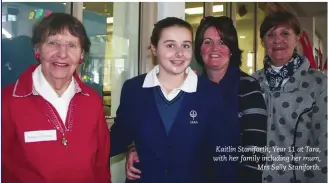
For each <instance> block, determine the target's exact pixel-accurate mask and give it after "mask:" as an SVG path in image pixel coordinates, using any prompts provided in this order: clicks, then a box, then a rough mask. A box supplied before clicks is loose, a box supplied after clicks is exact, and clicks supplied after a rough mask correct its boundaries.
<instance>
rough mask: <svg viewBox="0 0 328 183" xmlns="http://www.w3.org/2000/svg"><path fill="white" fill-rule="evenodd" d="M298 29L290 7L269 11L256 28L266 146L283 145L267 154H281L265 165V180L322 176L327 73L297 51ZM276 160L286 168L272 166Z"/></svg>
mask: <svg viewBox="0 0 328 183" xmlns="http://www.w3.org/2000/svg"><path fill="white" fill-rule="evenodd" d="M300 33H301V28H300V23H299V21H298V20H297V18H296V17H295V16H294V15H293V14H291V13H289V12H279V11H278V12H274V13H271V14H269V15H268V16H266V17H265V19H264V20H263V22H262V24H261V27H260V37H261V40H262V43H263V46H264V47H265V49H266V54H267V55H266V56H265V57H264V69H261V70H259V71H257V72H256V73H255V74H254V77H255V78H257V79H258V80H259V81H260V85H261V88H262V92H263V95H264V96H265V101H266V104H267V108H268V114H269V117H268V136H267V141H268V146H270V147H271V148H273V147H280V148H281V149H283V148H284V150H283V151H280V152H277V151H273V150H271V153H270V154H268V155H269V156H272V157H283V158H284V159H282V160H281V161H270V162H268V166H270V168H269V170H267V171H265V172H264V173H263V179H264V180H266V181H267V182H276V183H281V182H291V183H298V182H300V183H318V182H325V181H326V180H327V76H325V75H324V74H323V73H321V72H319V71H317V70H315V69H311V68H310V63H309V61H308V59H307V58H306V57H303V56H301V55H300V54H299V53H298V52H297V51H296V47H297V45H298V43H299V38H300ZM309 148H317V149H318V150H319V151H309ZM298 157H301V159H298ZM306 157H309V158H306ZM311 157H319V158H320V161H313V160H311ZM286 158H287V159H286ZM278 165H279V166H283V167H287V169H285V170H283V169H282V170H274V169H272V167H277V166H278Z"/></svg>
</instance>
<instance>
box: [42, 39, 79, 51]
mask: <svg viewBox="0 0 328 183" xmlns="http://www.w3.org/2000/svg"><path fill="white" fill-rule="evenodd" d="M45 44H46V46H47V47H48V48H49V49H53V50H61V48H62V47H64V48H65V49H66V50H67V51H69V52H77V51H80V50H81V46H80V45H78V44H77V43H70V42H69V43H59V42H57V41H48V42H46V43H45Z"/></svg>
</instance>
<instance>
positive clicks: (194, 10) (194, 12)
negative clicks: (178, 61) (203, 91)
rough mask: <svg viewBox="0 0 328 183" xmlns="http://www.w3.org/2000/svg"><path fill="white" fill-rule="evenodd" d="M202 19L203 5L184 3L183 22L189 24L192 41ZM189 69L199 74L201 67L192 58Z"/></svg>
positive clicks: (199, 3) (201, 3) (200, 3)
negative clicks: (191, 29)
mask: <svg viewBox="0 0 328 183" xmlns="http://www.w3.org/2000/svg"><path fill="white" fill-rule="evenodd" d="M203 17H204V3H203V2H186V4H185V20H186V21H187V22H188V23H190V24H191V26H192V28H193V32H194V39H195V35H196V31H197V28H198V26H199V24H200V21H201V20H202V18H203ZM190 67H191V68H192V69H193V70H195V71H196V73H197V74H201V72H202V67H201V66H200V65H199V64H198V63H197V61H196V59H195V57H194V56H193V58H192V60H191V63H190Z"/></svg>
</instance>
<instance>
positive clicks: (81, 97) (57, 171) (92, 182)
mask: <svg viewBox="0 0 328 183" xmlns="http://www.w3.org/2000/svg"><path fill="white" fill-rule="evenodd" d="M37 66H38V65H33V66H31V67H29V68H28V69H27V70H26V71H25V72H24V73H23V74H22V75H21V76H20V77H19V79H18V80H17V81H16V83H14V84H13V85H10V86H8V87H5V88H4V89H3V90H2V99H1V101H2V106H1V107H2V109H1V112H2V116H1V122H2V128H1V130H2V131H1V133H2V137H1V143H2V144H1V146H2V149H1V153H2V157H1V158H2V164H1V166H2V177H1V180H2V182H4V183H7V182H8V183H9V182H10V183H12V182H13V183H17V182H24V183H32V182H33V183H41V182H42V183H44V182H51V183H63V182H67V183H73V182H74V183H78V182H88V183H98V182H99V183H109V182H110V178H111V176H110V170H109V161H108V158H109V151H110V147H109V146H110V144H109V143H110V141H109V130H108V127H107V124H106V120H105V116H104V112H103V106H102V100H101V98H100V96H99V95H98V94H97V93H96V91H94V90H93V89H91V88H90V87H88V86H87V85H86V84H84V83H82V82H81V80H80V79H79V77H78V76H77V74H74V78H75V81H76V83H75V84H76V86H78V87H76V93H75V95H74V97H73V98H72V100H71V101H70V104H69V108H68V113H67V118H66V127H67V128H68V131H67V132H66V133H64V134H65V138H66V139H67V146H64V143H63V142H62V140H63V137H64V136H63V134H62V133H61V132H60V130H58V129H56V127H55V125H54V124H53V123H55V122H56V120H57V121H58V122H59V123H57V124H63V122H62V120H61V118H60V117H59V115H58V113H57V111H56V110H55V108H54V107H53V106H52V105H51V104H50V103H49V102H47V101H46V100H45V99H43V98H42V97H41V96H40V95H39V94H38V93H37V92H36V91H35V90H34V89H33V81H32V73H33V71H34V70H35V69H36V67H37ZM39 130H46V131H49V130H52V131H53V130H56V132H54V134H56V138H57V140H50V141H37V142H26V141H27V140H26V132H36V131H39ZM24 134H25V135H24Z"/></svg>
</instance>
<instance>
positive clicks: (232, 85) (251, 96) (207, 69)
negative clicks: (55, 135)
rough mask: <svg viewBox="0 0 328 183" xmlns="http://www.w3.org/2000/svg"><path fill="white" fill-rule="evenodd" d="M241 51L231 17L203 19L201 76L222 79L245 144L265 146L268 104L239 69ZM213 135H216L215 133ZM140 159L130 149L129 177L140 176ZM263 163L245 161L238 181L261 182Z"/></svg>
mask: <svg viewBox="0 0 328 183" xmlns="http://www.w3.org/2000/svg"><path fill="white" fill-rule="evenodd" d="M241 53H242V51H241V50H240V49H239V47H238V37H237V32H236V29H235V27H234V25H233V23H232V20H231V19H230V18H228V17H226V16H222V17H205V18H203V19H202V21H201V23H200V25H199V27H198V29H197V33H196V40H195V56H196V59H197V61H198V62H199V63H200V64H201V65H202V66H203V67H204V74H203V76H202V78H205V79H206V80H208V79H209V80H211V81H213V82H215V83H219V84H218V87H220V88H222V90H223V91H222V92H224V98H225V101H224V103H225V108H226V110H228V111H229V110H230V109H233V108H237V110H236V113H235V115H236V116H238V117H239V124H240V129H241V139H242V146H243V147H246V148H248V147H259V148H263V147H264V146H265V145H266V131H267V124H266V120H267V116H266V115H267V113H266V106H265V102H264V99H263V96H262V95H261V92H260V86H259V84H258V82H257V81H256V79H254V78H252V77H251V76H249V75H247V74H246V73H244V72H242V71H241V70H240V69H239V66H240V65H241ZM215 130H216V129H215V128H213V131H215ZM213 133H215V132H213ZM212 138H214V139H215V136H213V137H212ZM264 154H265V152H264V151H259V152H255V155H256V156H257V157H262V156H263V155H264ZM242 156H244V157H247V156H248V157H251V156H253V153H252V152H248V153H244V154H242ZM137 161H139V159H138V156H137V154H136V152H129V154H128V156H127V163H126V166H127V175H128V178H130V179H136V178H139V176H138V175H137V174H139V173H140V171H139V170H138V169H136V168H135V167H134V166H133V163H134V162H137ZM217 163H218V162H217ZM263 163H264V162H262V161H259V162H255V161H243V162H242V164H241V165H240V170H239V179H240V181H239V182H245V183H260V182H262V171H261V170H259V168H258V166H261V165H263ZM213 171H215V169H213V170H212V175H213V176H214V182H220V181H222V180H221V178H220V176H221V174H220V172H219V171H217V172H213Z"/></svg>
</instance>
